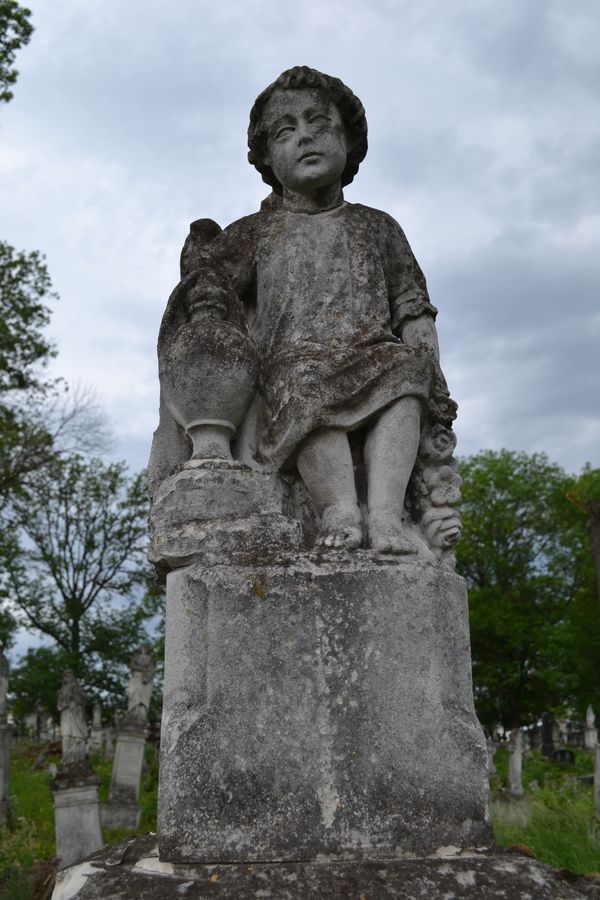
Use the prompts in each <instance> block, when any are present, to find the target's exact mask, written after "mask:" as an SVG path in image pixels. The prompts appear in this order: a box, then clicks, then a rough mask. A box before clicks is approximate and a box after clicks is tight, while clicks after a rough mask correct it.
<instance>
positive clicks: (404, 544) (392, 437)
mask: <svg viewBox="0 0 600 900" xmlns="http://www.w3.org/2000/svg"><path fill="white" fill-rule="evenodd" d="M420 432H421V404H420V402H419V400H417V398H416V397H402V398H401V399H400V400H397V401H396V402H395V403H394V404H393V405H392V406H390V407H388V409H386V410H385V411H384V412H383V413H382V414H381V415H380V416H379V418H378V419H377V421H376V422H375V423H374V424H373V425H372V427H371V429H370V431H369V433H368V435H367V438H366V441H365V451H364V455H365V465H366V470H367V492H368V493H367V501H368V508H369V545H370V546H371V547H372V548H373V549H374V550H379V551H380V552H387V553H416V552H417V545H416V543H415V542H414V540H412V539H411V536H410V534H409V533H408V531H407V530H406V529H405V528H404V526H403V523H402V510H403V508H404V498H405V495H406V488H407V486H408V481H409V478H410V476H411V474H412V470H413V467H414V464H415V460H416V458H417V450H418V448H419V437H420Z"/></svg>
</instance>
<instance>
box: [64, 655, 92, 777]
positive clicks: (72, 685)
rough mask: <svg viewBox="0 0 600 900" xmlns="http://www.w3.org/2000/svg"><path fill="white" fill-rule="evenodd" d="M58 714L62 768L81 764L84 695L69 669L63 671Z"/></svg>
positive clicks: (83, 736) (84, 729) (84, 740)
mask: <svg viewBox="0 0 600 900" xmlns="http://www.w3.org/2000/svg"><path fill="white" fill-rule="evenodd" d="M57 706H58V711H59V713H60V734H61V739H62V766H63V768H65V767H68V766H72V765H75V764H77V763H80V762H83V760H84V759H85V755H86V741H87V722H86V717H85V695H84V693H83V691H82V689H81V687H80V685H79V682H78V681H77V679H76V678H75V675H74V673H73V672H72V671H71V669H65V670H64V672H63V675H62V686H61V689H60V691H59V693H58V701H57Z"/></svg>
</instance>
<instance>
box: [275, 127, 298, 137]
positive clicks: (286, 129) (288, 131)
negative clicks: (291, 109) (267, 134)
mask: <svg viewBox="0 0 600 900" xmlns="http://www.w3.org/2000/svg"><path fill="white" fill-rule="evenodd" d="M293 130H294V126H293V125H284V126H283V127H282V128H278V129H277V131H276V132H275V139H276V140H277V138H280V137H285V136H286V135H288V134H291V133H292V132H293Z"/></svg>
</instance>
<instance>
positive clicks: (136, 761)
mask: <svg viewBox="0 0 600 900" xmlns="http://www.w3.org/2000/svg"><path fill="white" fill-rule="evenodd" d="M155 672H156V661H155V659H154V657H153V656H152V654H151V652H150V648H149V646H148V645H147V644H144V645H143V646H142V647H141V648H140V649H139V650H138V652H137V653H136V654H135V655H134V656H133V659H132V660H131V677H130V679H129V684H128V686H127V712H126V713H125V715H124V716H123V718H122V720H121V721H120V723H119V727H118V731H117V748H116V751H115V756H114V761H113V767H112V776H111V780H110V792H109V795H108V801H107V802H106V803H105V804H104V806H103V808H102V823H103V824H104V825H105V827H107V828H137V827H138V826H139V822H140V804H139V796H140V782H141V777H142V766H143V763H144V747H145V745H146V739H147V737H148V710H149V708H150V698H151V696H152V688H153V684H154V674H155Z"/></svg>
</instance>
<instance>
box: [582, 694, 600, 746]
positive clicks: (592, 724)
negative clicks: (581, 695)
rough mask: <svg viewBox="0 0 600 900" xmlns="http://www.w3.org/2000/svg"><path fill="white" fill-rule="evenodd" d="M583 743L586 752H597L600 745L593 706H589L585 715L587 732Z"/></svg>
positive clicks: (584, 734)
mask: <svg viewBox="0 0 600 900" xmlns="http://www.w3.org/2000/svg"><path fill="white" fill-rule="evenodd" d="M583 742H584V746H585V749H586V750H595V749H596V746H597V744H598V729H597V728H596V716H595V714H594V710H593V709H592V706H591V704H590V706H588V708H587V710H586V713H585V731H584V733H583Z"/></svg>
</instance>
